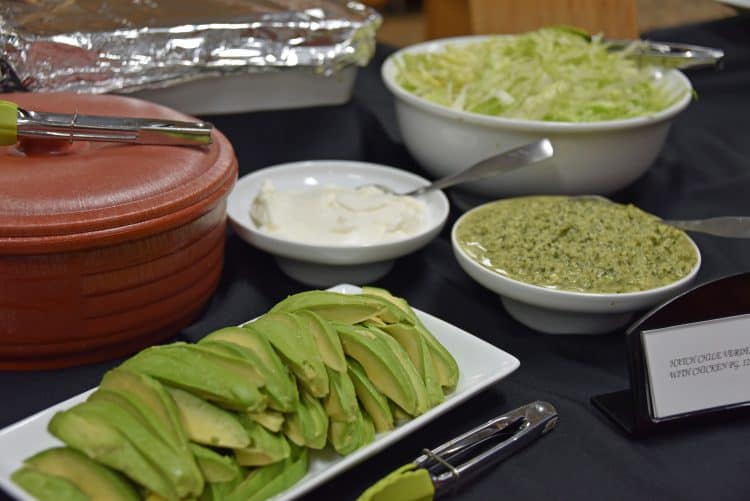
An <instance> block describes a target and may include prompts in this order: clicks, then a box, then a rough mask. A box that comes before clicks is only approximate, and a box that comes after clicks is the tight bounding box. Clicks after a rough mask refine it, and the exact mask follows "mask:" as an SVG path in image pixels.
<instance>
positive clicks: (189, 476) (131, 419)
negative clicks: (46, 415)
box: [74, 398, 203, 497]
mask: <svg viewBox="0 0 750 501" xmlns="http://www.w3.org/2000/svg"><path fill="white" fill-rule="evenodd" d="M74 410H75V412H76V413H78V414H80V415H84V416H90V417H93V418H99V419H102V420H105V421H107V422H108V423H109V424H110V425H111V426H112V427H113V428H115V429H116V430H117V431H119V432H120V433H122V435H123V436H124V437H125V438H126V439H127V440H129V441H130V442H131V443H132V444H133V446H134V447H135V448H136V449H137V450H138V451H139V452H140V453H141V454H142V455H143V457H145V458H146V459H147V460H148V461H150V462H151V463H152V464H154V465H155V466H156V468H157V469H158V470H159V471H160V472H161V473H162V474H163V475H164V477H165V478H166V479H167V480H168V481H169V482H170V483H171V484H172V485H173V486H174V488H175V491H176V492H177V495H178V496H179V497H186V496H190V495H193V496H198V495H199V494H200V493H201V492H202V491H203V477H202V476H201V475H200V472H199V471H198V470H197V469H194V468H192V467H191V464H192V463H194V459H193V456H192V454H190V452H189V451H188V452H187V455H181V454H178V453H177V452H175V451H174V450H173V449H172V448H171V447H169V446H167V445H166V444H164V442H162V441H161V440H160V439H159V438H158V437H157V436H156V435H154V433H153V432H152V431H151V430H150V429H149V428H148V427H145V426H143V424H142V423H141V421H140V419H139V418H138V417H137V416H135V415H133V414H131V413H130V412H128V409H127V408H125V407H121V406H120V405H118V404H116V403H114V402H113V401H110V400H105V399H100V398H94V399H92V398H90V399H89V400H87V401H86V402H83V403H81V404H79V405H77V406H76V407H75V409H74ZM157 492H158V491H157ZM159 494H161V493H159Z"/></svg>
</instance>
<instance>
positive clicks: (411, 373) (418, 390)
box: [367, 326, 430, 416]
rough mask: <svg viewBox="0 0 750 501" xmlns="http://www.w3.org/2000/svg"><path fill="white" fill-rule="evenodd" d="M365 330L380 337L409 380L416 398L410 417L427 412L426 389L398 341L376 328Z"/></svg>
mask: <svg viewBox="0 0 750 501" xmlns="http://www.w3.org/2000/svg"><path fill="white" fill-rule="evenodd" d="M367 328H368V329H369V330H370V331H371V332H374V333H376V334H377V335H378V336H381V338H382V339H383V341H384V342H385V343H386V344H387V345H388V347H389V348H390V349H391V351H392V352H393V354H394V355H395V356H396V358H397V359H398V361H399V362H400V363H401V366H402V367H403V368H404V370H405V372H406V376H407V377H408V378H409V382H410V383H411V385H412V387H413V388H414V394H415V395H416V397H417V405H416V407H415V409H414V414H412V415H414V416H419V415H421V414H424V413H425V412H427V410H428V409H429V408H430V405H429V402H428V398H427V389H426V388H425V385H424V382H423V381H422V378H421V377H420V376H419V372H417V368H416V367H414V364H413V363H412V361H411V359H410V358H409V355H408V354H407V353H406V350H404V349H403V348H402V347H401V345H400V344H398V341H396V340H395V339H393V338H392V337H391V336H389V335H388V334H386V333H385V332H383V331H382V330H380V329H378V328H377V327H373V326H370V327H367Z"/></svg>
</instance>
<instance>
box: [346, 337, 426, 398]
mask: <svg viewBox="0 0 750 501" xmlns="http://www.w3.org/2000/svg"><path fill="white" fill-rule="evenodd" d="M333 327H334V328H335V329H336V330H337V331H338V333H339V337H340V338H341V343H342V344H343V346H344V352H345V353H346V354H347V355H348V356H350V357H351V358H353V359H355V360H357V361H358V362H359V363H360V364H361V365H362V367H363V368H364V370H365V373H366V374H367V377H368V378H369V379H370V381H372V383H373V384H374V385H375V387H376V388H377V389H378V390H379V391H380V392H381V393H383V394H385V395H386V396H387V397H388V398H390V399H391V400H393V401H395V402H397V403H398V404H399V405H400V406H402V407H404V408H406V409H408V410H410V411H412V412H416V410H417V393H416V390H415V389H414V386H413V384H412V382H411V379H410V378H409V376H408V374H407V372H406V369H404V367H403V365H402V363H401V361H400V360H399V357H397V356H396V355H395V354H394V353H393V350H392V349H391V347H390V346H389V345H388V343H387V342H386V341H385V338H389V336H388V335H387V334H382V333H379V332H377V331H375V330H370V329H367V328H365V327H361V326H357V325H348V324H344V323H341V322H333Z"/></svg>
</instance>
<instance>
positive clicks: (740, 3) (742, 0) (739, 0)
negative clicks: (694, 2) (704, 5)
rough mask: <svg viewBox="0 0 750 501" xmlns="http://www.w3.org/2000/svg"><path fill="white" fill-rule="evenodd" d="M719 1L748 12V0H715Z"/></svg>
mask: <svg viewBox="0 0 750 501" xmlns="http://www.w3.org/2000/svg"><path fill="white" fill-rule="evenodd" d="M717 1H718V2H719V3H722V4H724V5H728V6H730V7H734V8H735V9H737V11H738V12H740V13H744V14H747V13H750V0H717Z"/></svg>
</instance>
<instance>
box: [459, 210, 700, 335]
mask: <svg viewBox="0 0 750 501" xmlns="http://www.w3.org/2000/svg"><path fill="white" fill-rule="evenodd" d="M470 213H471V212H467V213H466V214H464V215H463V216H461V217H460V218H459V219H458V220H457V221H456V223H455V224H454V225H453V229H452V231H451V243H452V245H453V253H454V254H455V256H456V260H457V261H458V264H459V265H460V266H461V268H463V270H464V271H465V272H466V273H467V274H468V275H469V276H470V277H471V278H473V279H474V280H476V281H477V282H478V283H479V284H480V285H482V286H484V287H486V288H487V289H489V290H491V291H493V292H496V293H497V294H499V295H500V297H501V299H502V302H503V306H505V309H506V311H507V312H508V314H509V315H510V316H512V317H513V318H515V319H516V320H518V321H519V322H521V323H522V324H524V325H526V326H528V327H531V328H532V329H534V330H537V331H540V332H544V333H546V334H604V333H607V332H612V331H613V330H615V329H618V328H621V327H623V326H624V325H626V324H627V323H628V322H629V321H630V320H631V319H632V317H633V314H634V313H635V312H636V311H639V310H644V309H647V308H649V307H651V306H654V305H656V304H659V303H661V302H662V301H665V300H666V299H669V298H672V297H674V296H677V295H678V294H679V293H680V292H683V291H684V290H686V289H687V288H688V286H689V285H690V283H691V282H692V281H693V279H694V278H695V276H696V275H697V274H698V270H699V269H700V265H701V254H700V250H699V249H698V246H697V245H696V244H695V242H693V240H692V239H690V242H691V243H692V244H693V247H694V248H695V252H696V254H697V256H698V262H697V263H696V265H695V267H694V268H693V269H692V270H691V271H690V273H688V274H687V275H685V276H684V277H683V278H681V279H680V280H678V281H676V282H673V283H671V284H668V285H665V286H663V287H658V288H656V289H649V290H645V291H639V292H625V293H615V294H600V293H585V292H574V291H565V290H557V289H550V288H548V287H540V286H538V285H531V284H528V283H525V282H520V281H518V280H513V279H512V278H508V277H506V276H504V275H501V274H500V273H497V272H495V271H492V270H490V269H488V268H485V267H484V266H482V265H481V264H479V263H477V262H476V261H475V260H474V259H472V258H471V257H470V256H469V255H468V254H467V253H466V252H465V251H464V250H463V249H462V248H461V246H460V245H459V244H458V241H457V239H456V228H457V227H458V225H459V224H460V223H461V221H462V220H463V219H464V218H465V217H466V216H467V215H468V214H470ZM688 238H689V237H688Z"/></svg>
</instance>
